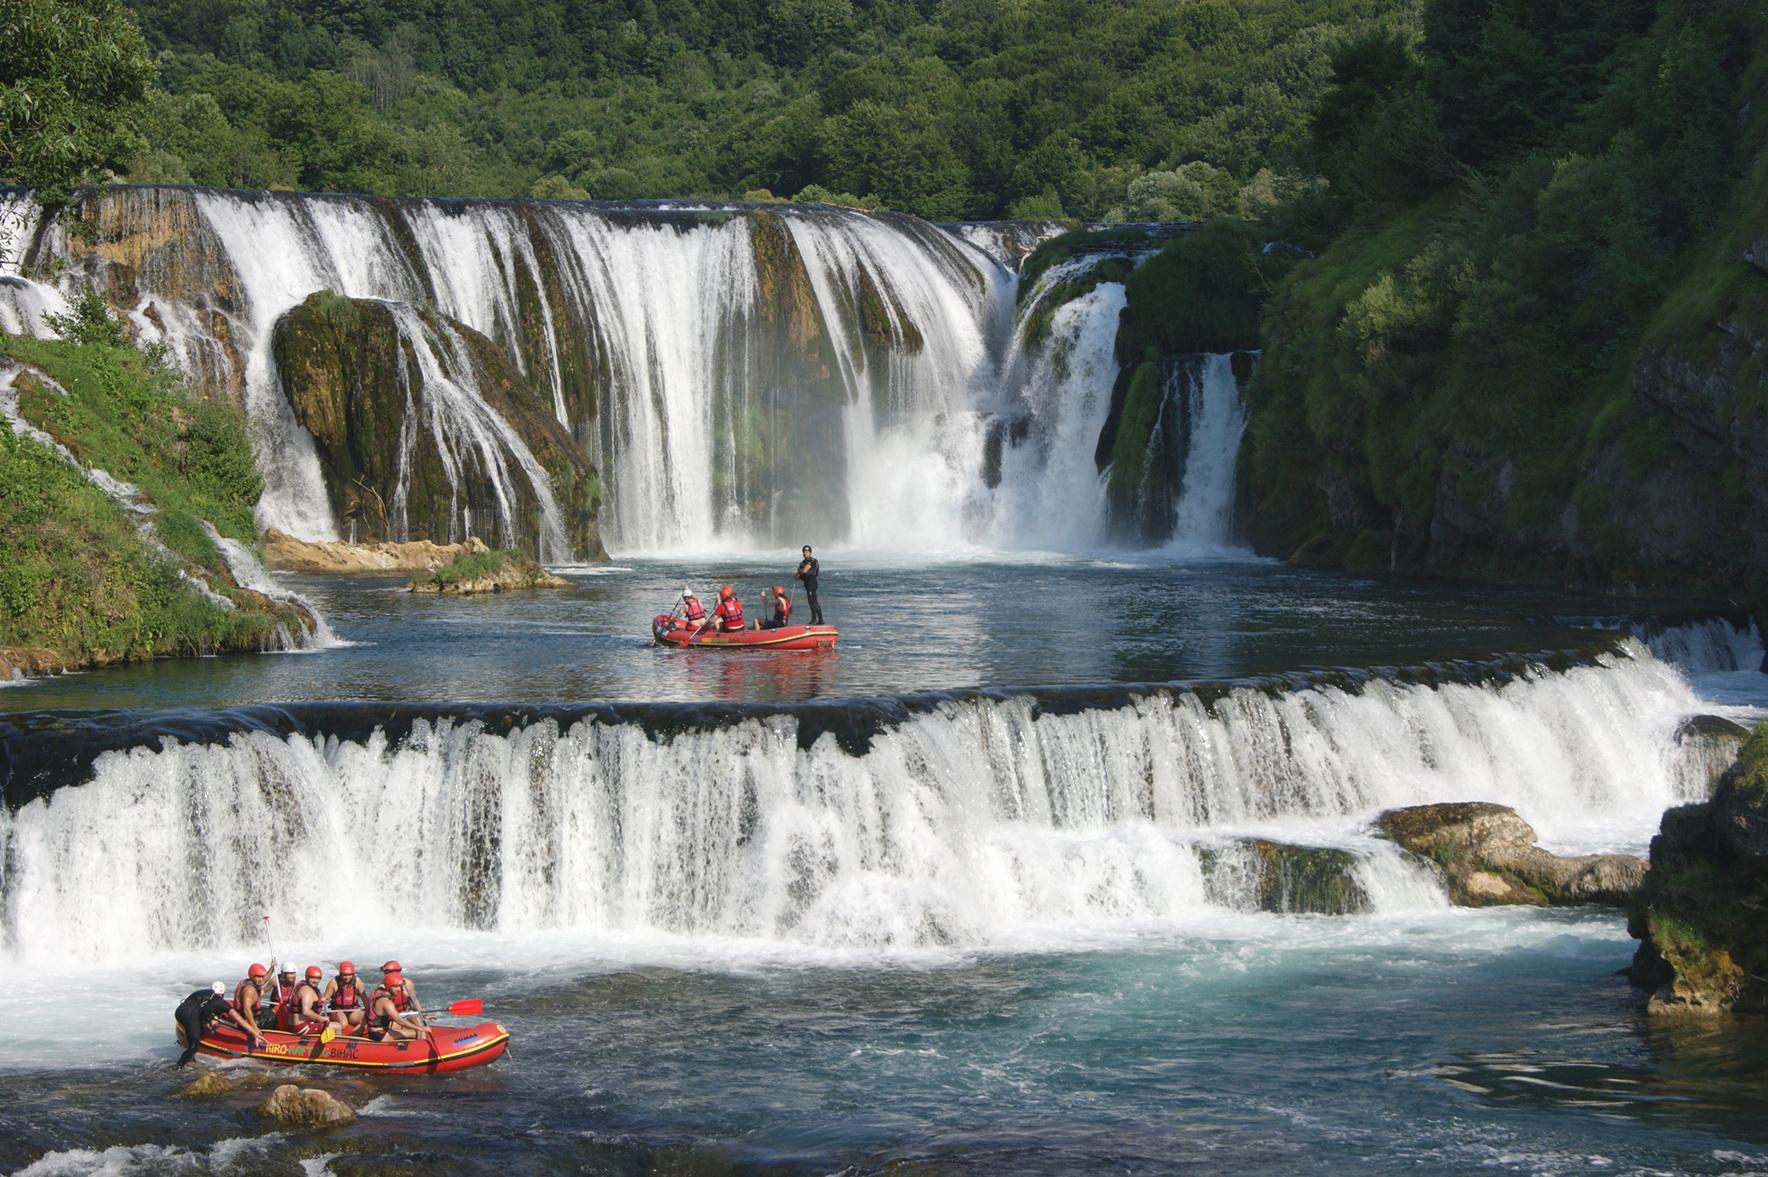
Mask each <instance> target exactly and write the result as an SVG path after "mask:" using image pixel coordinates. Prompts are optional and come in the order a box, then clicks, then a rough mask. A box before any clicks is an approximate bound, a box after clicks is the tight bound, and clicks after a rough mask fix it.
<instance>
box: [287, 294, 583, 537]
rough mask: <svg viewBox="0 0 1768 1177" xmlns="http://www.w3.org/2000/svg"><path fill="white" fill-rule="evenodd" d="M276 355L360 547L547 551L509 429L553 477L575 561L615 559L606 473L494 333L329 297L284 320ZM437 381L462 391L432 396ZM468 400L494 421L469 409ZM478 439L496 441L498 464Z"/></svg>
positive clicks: (549, 479) (532, 490) (551, 488)
mask: <svg viewBox="0 0 1768 1177" xmlns="http://www.w3.org/2000/svg"><path fill="white" fill-rule="evenodd" d="M413 315H416V316H417V317H418V321H419V328H418V329H417V330H415V331H414V330H413V329H412V323H413V318H412V316H413ZM272 346H273V350H274V354H275V357H276V363H277V372H278V377H279V379H280V380H281V383H282V388H283V392H284V394H285V395H286V396H287V397H288V400H289V403H290V405H292V406H293V408H294V411H295V416H296V419H297V420H299V421H300V423H301V424H302V425H303V426H305V427H306V429H307V430H308V432H310V433H311V434H312V435H313V438H314V441H315V443H316V445H317V449H318V452H319V458H320V465H321V469H322V471H323V473H324V476H325V482H326V489H327V491H328V492H329V494H330V496H331V500H332V505H333V508H334V510H335V511H336V512H337V514H338V517H339V519H340V521H341V522H342V524H343V525H344V527H345V529H346V531H347V532H349V533H350V535H351V536H352V538H353V539H355V540H357V541H360V542H364V543H379V542H386V541H392V542H405V541H411V540H430V541H433V542H436V543H456V542H462V541H464V540H465V539H467V538H468V537H469V535H470V534H483V535H487V536H488V537H489V538H490V539H492V540H494V541H496V542H499V543H507V544H513V545H517V546H520V547H523V548H525V549H527V550H529V551H537V550H538V545H539V542H540V538H541V505H540V504H541V500H540V495H539V493H538V491H537V488H536V485H535V480H534V479H533V478H532V477H531V476H530V475H529V473H528V471H527V470H526V468H525V465H524V463H523V462H522V460H521V455H520V454H519V453H518V445H517V444H512V443H511V441H510V439H509V437H508V436H506V435H504V434H503V433H502V432H501V430H499V429H498V428H497V426H496V422H499V421H500V422H502V423H503V424H506V425H507V426H508V427H509V429H510V430H512V431H513V434H514V436H515V437H516V438H517V439H519V447H520V448H522V449H525V450H526V451H527V453H528V454H531V455H532V457H533V459H534V460H535V461H536V462H537V463H538V464H539V466H540V467H541V469H542V471H543V475H542V479H543V481H542V482H541V485H542V486H545V487H546V489H547V490H548V492H549V493H550V494H551V496H552V498H553V499H554V501H555V502H556V504H557V506H558V509H559V512H560V515H561V517H562V523H563V526H564V529H565V532H566V539H567V542H568V543H569V544H570V546H571V548H572V549H573V554H575V555H577V556H580V557H589V558H603V557H605V553H604V552H603V550H602V546H601V536H600V530H599V528H598V525H597V522H596V516H597V513H598V511H599V508H600V499H601V482H600V479H599V478H598V476H597V474H596V471H595V468H594V467H593V466H592V465H591V464H590V461H589V459H588V457H587V456H586V455H585V454H584V452H583V450H582V449H581V447H579V446H578V445H577V443H576V442H575V441H574V440H573V438H572V437H571V435H570V434H569V433H568V432H567V431H566V430H565V428H564V427H563V426H562V425H560V424H559V422H558V420H557V418H556V417H555V416H554V415H553V411H552V405H551V403H550V398H549V397H545V396H542V395H541V394H540V393H538V392H537V391H536V390H535V389H534V387H533V386H532V385H531V384H530V383H529V382H528V381H527V380H526V379H524V378H523V376H522V375H521V373H520V372H519V371H517V370H516V368H515V366H514V364H513V363H512V362H511V361H510V360H509V358H508V356H507V355H506V353H505V352H504V351H503V350H502V349H501V348H499V347H498V346H497V345H496V344H494V343H492V342H491V341H490V340H489V339H486V338H485V337H484V336H483V335H480V334H479V333H478V332H476V331H474V330H472V329H471V328H469V327H467V326H465V325H463V324H460V323H457V322H454V321H453V320H450V319H447V318H445V317H442V316H439V315H436V314H434V313H433V312H429V311H419V312H412V311H404V310H402V309H401V308H397V307H395V306H394V305H393V304H389V303H383V302H376V301H372V300H366V299H350V298H344V297H341V296H339V295H336V294H333V293H331V292H329V291H320V292H318V293H316V294H313V295H311V296H309V297H308V298H307V300H306V301H305V302H303V303H302V304H301V305H300V306H298V307H295V308H294V309H293V310H291V311H289V312H288V313H287V314H285V315H284V316H283V317H282V318H281V319H279V320H278V321H277V324H276V328H275V333H274V336H273V342H272ZM420 349H428V350H429V351H430V355H428V356H424V355H420V354H419V350H420ZM426 373H430V375H426ZM431 380H438V381H441V382H444V383H447V384H450V385H452V386H453V387H436V388H431V387H428V386H427V382H428V381H431ZM461 390H465V391H466V393H468V394H470V396H471V397H476V398H477V400H478V401H479V402H482V403H483V405H484V406H485V407H486V408H488V409H489V410H490V413H491V414H494V416H495V420H487V419H485V418H483V417H475V416H473V415H472V413H473V412H474V411H476V410H471V409H470V408H469V409H468V410H463V409H462V407H461V405H460V401H461V399H462V396H463V392H462V391H461ZM480 438H489V439H490V442H489V445H490V448H491V450H492V451H493V452H492V453H491V454H487V453H486V452H485V451H484V449H483V448H481V443H480V440H479V439H480ZM506 495H507V496H513V500H514V501H513V502H512V501H510V500H509V499H508V498H506V497H505V496H506Z"/></svg>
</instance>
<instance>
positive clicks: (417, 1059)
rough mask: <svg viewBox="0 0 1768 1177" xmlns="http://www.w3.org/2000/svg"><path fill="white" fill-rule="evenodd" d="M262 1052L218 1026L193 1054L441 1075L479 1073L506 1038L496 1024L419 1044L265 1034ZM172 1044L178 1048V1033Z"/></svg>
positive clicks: (446, 1029) (441, 1032)
mask: <svg viewBox="0 0 1768 1177" xmlns="http://www.w3.org/2000/svg"><path fill="white" fill-rule="evenodd" d="M263 1033H264V1040H265V1044H264V1046H263V1047H262V1048H258V1047H254V1046H252V1044H251V1042H250V1040H248V1039H247V1038H246V1034H245V1031H244V1030H241V1029H240V1028H239V1027H238V1026H231V1025H227V1024H226V1023H220V1024H217V1025H215V1026H212V1027H210V1028H209V1029H208V1030H206V1031H204V1032H203V1038H202V1041H201V1042H200V1043H198V1044H197V1048H196V1049H197V1053H198V1054H206V1055H210V1056H212V1057H214V1058H251V1059H258V1060H259V1061H261V1062H266V1063H291V1064H293V1063H302V1064H307V1065H310V1066H328V1067H349V1068H351V1069H353V1070H357V1071H404V1072H419V1073H422V1074H426V1075H441V1074H446V1073H447V1072H449V1071H464V1070H466V1069H467V1068H468V1067H482V1066H484V1065H485V1064H486V1063H488V1062H492V1061H494V1060H496V1059H498V1058H500V1057H502V1055H503V1052H504V1051H505V1050H507V1049H509V1044H510V1035H509V1031H508V1030H505V1029H504V1028H503V1027H502V1026H500V1025H498V1024H497V1023H496V1022H480V1023H479V1024H478V1025H477V1026H436V1027H434V1028H433V1029H432V1030H431V1032H430V1034H428V1035H426V1036H425V1037H423V1038H411V1039H407V1040H404V1041H399V1042H375V1041H372V1040H371V1039H368V1038H355V1037H344V1036H342V1035H340V1036H339V1037H336V1038H333V1039H332V1040H331V1041H330V1042H321V1041H320V1040H319V1035H317V1034H285V1033H283V1032H282V1031H281V1030H265V1031H264V1032H263ZM178 1043H179V1045H180V1046H182V1045H184V1029H183V1027H179V1030H178Z"/></svg>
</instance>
